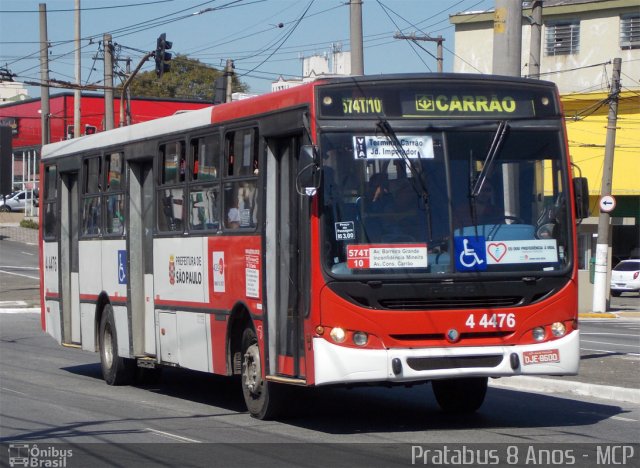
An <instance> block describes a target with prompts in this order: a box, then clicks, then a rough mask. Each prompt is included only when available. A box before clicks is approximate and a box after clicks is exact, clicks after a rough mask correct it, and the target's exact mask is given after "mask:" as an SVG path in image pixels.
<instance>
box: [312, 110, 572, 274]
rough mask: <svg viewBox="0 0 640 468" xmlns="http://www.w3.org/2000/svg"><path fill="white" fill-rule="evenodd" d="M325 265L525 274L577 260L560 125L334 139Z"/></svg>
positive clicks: (337, 270)
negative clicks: (571, 253)
mask: <svg viewBox="0 0 640 468" xmlns="http://www.w3.org/2000/svg"><path fill="white" fill-rule="evenodd" d="M320 146H321V153H322V158H323V173H322V175H323V179H322V180H323V186H322V202H321V206H322V223H323V234H324V238H325V242H324V243H323V245H324V251H323V259H324V262H325V266H326V268H327V271H329V272H330V273H331V274H332V275H334V276H341V275H389V274H391V275H393V274H398V275H406V274H415V275H426V276H429V275H453V274H471V273H473V274H477V272H496V273H507V272H515V273H517V274H519V275H522V274H528V273H532V274H535V273H539V272H544V271H559V270H564V269H565V268H566V267H567V266H568V263H569V258H570V256H569V252H568V249H569V247H568V246H569V236H570V234H569V233H570V230H569V224H568V223H569V220H570V217H569V215H570V213H569V212H568V206H567V203H566V200H567V195H568V194H567V193H566V190H567V182H566V179H565V176H564V175H563V174H564V172H563V168H566V160H565V157H564V155H563V153H564V150H563V145H562V134H561V132H560V130H559V129H550V127H548V126H547V127H544V128H543V129H539V128H536V129H533V127H531V126H529V127H527V126H526V125H520V126H515V127H514V126H509V125H508V123H506V122H504V121H502V123H500V124H499V125H497V126H496V125H493V126H484V127H480V126H466V127H463V128H461V127H454V128H451V129H446V130H441V131H431V132H406V131H402V132H398V133H397V134H396V133H395V132H393V134H390V133H389V131H380V130H378V131H372V132H353V133H345V132H340V133H337V132H336V133H330V132H326V133H323V134H322V136H321V140H320Z"/></svg>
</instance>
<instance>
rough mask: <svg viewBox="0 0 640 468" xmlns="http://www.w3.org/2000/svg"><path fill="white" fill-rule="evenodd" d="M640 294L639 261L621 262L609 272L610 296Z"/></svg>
mask: <svg viewBox="0 0 640 468" xmlns="http://www.w3.org/2000/svg"><path fill="white" fill-rule="evenodd" d="M623 292H640V260H622V261H621V262H620V263H618V264H617V265H616V266H615V268H614V269H613V270H611V295H612V296H616V297H617V296H619V295H620V294H622V293H623Z"/></svg>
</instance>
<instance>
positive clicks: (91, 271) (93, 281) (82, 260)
mask: <svg viewBox="0 0 640 468" xmlns="http://www.w3.org/2000/svg"><path fill="white" fill-rule="evenodd" d="M78 244H79V245H78V256H79V258H78V262H79V268H78V271H82V272H83V274H82V275H80V301H81V302H93V303H94V304H95V303H96V301H97V299H98V295H99V294H100V293H101V292H102V278H101V272H102V245H101V242H100V241H98V240H95V241H88V240H85V241H80V242H79V243H78Z"/></svg>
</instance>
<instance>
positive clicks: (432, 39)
mask: <svg viewBox="0 0 640 468" xmlns="http://www.w3.org/2000/svg"><path fill="white" fill-rule="evenodd" d="M393 38H394V39H406V40H409V41H427V42H437V43H438V46H437V47H438V49H437V50H438V51H437V54H438V55H437V56H436V61H437V62H438V73H442V43H443V42H444V39H443V37H442V36H437V37H431V36H428V35H425V36H416V33H413V34H411V35H410V36H406V35H404V34H400V33H395V34H394V35H393ZM431 56H432V57H433V55H431Z"/></svg>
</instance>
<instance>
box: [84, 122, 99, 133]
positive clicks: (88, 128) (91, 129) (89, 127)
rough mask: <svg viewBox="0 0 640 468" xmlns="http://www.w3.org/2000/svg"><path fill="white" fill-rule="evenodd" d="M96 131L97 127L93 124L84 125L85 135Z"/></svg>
mask: <svg viewBox="0 0 640 468" xmlns="http://www.w3.org/2000/svg"><path fill="white" fill-rule="evenodd" d="M97 131H98V127H96V126H94V125H88V124H87V125H85V126H84V134H85V135H93V134H94V133H96V132H97Z"/></svg>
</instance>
